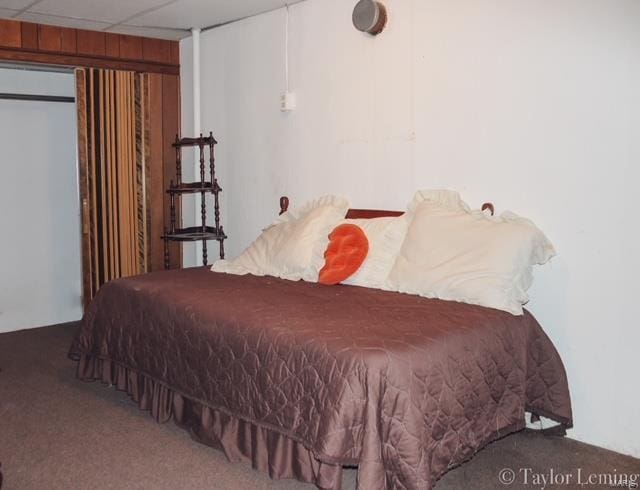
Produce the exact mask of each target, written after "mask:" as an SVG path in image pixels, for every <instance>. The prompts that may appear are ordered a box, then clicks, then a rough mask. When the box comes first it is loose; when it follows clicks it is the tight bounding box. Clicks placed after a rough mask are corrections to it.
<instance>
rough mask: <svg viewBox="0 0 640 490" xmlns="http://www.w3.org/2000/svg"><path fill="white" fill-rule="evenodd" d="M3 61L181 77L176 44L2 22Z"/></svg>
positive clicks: (174, 42)
mask: <svg viewBox="0 0 640 490" xmlns="http://www.w3.org/2000/svg"><path fill="white" fill-rule="evenodd" d="M0 60H7V61H25V62H33V63H47V64H53V65H67V66H86V67H94V68H110V69H118V70H131V71H138V72H146V73H164V74H171V75H179V74H180V54H179V45H178V42H177V41H167V40H164V39H152V38H147V37H138V36H128V35H125V34H114V33H110V32H102V31H85V30H82V29H72V28H69V27H57V26H48V25H44V24H32V23H30V22H21V21H17V20H9V19H0Z"/></svg>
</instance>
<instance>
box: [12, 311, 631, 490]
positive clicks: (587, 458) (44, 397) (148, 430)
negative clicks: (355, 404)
mask: <svg viewBox="0 0 640 490" xmlns="http://www.w3.org/2000/svg"><path fill="white" fill-rule="evenodd" d="M75 328H76V325H75V324H65V325H57V326H52V327H44V328H38V329H32V330H22V331H18V332H11V333H4V334H0V463H1V464H2V467H1V469H2V472H3V474H4V485H3V486H2V490H23V489H25V490H30V489H38V490H40V489H47V490H57V489H85V488H94V489H153V490H164V489H172V490H173V489H215V490H239V489H246V488H251V489H254V490H259V489H313V488H315V487H313V486H312V485H308V484H302V483H299V482H295V481H291V480H286V481H273V480H270V479H269V478H268V477H267V476H265V475H263V474H260V473H258V472H256V471H254V470H252V468H251V467H250V466H249V465H246V464H242V463H229V462H228V461H227V460H226V458H225V456H224V454H222V453H221V452H220V451H216V450H214V449H212V448H209V447H207V446H204V445H202V444H198V443H196V442H194V441H193V440H192V439H191V438H190V436H189V434H188V433H187V432H186V431H184V430H182V429H180V428H178V427H177V426H175V425H174V424H173V423H167V424H158V423H156V422H155V421H154V420H153V419H152V418H151V417H150V416H149V414H148V413H146V412H143V411H140V410H138V408H137V406H136V405H135V404H134V403H133V402H132V401H131V400H130V399H129V397H128V396H127V395H126V394H124V393H122V392H119V391H116V390H114V389H113V388H108V387H106V386H105V385H103V384H101V383H99V382H95V383H85V382H82V381H79V380H77V379H76V378H75V363H73V362H72V361H70V360H69V359H67V356H66V354H67V349H68V347H69V345H70V343H71V338H72V336H73V334H74V331H75ZM634 422H637V421H634ZM505 468H506V469H507V470H505ZM509 469H511V470H512V471H513V472H514V473H513V474H511V473H509V471H508V470H509ZM551 469H553V471H554V473H555V475H556V483H560V484H555V485H554V484H552V485H549V484H547V485H542V484H538V485H534V484H533V482H534V479H535V478H536V477H537V478H538V479H539V478H541V477H542V476H545V477H547V478H548V477H549V472H550V470H551ZM501 470H502V471H503V473H502V476H503V477H504V478H507V479H509V478H510V476H511V475H512V476H514V477H515V481H514V482H513V483H511V484H509V485H504V484H501V482H500V475H501V473H500V472H501ZM505 472H506V473H505ZM579 472H580V473H579ZM637 473H640V459H636V458H632V457H629V456H624V455H621V454H617V453H614V452H611V451H607V450H604V449H600V448H597V447H594V446H589V445H587V444H582V443H580V442H576V441H573V440H570V439H566V438H558V437H545V436H542V435H540V434H537V433H535V432H534V431H527V430H525V431H522V432H520V433H517V434H514V435H511V436H508V437H506V438H504V439H502V440H500V441H497V442H495V443H493V444H491V445H489V446H488V447H487V448H485V449H483V450H482V451H480V452H479V453H478V454H477V455H476V456H475V457H474V458H473V459H472V460H471V461H469V462H467V463H465V464H463V465H461V466H460V467H458V468H456V469H454V470H452V471H450V472H449V473H447V474H446V475H445V476H444V477H443V478H442V479H441V480H440V481H439V482H438V483H437V485H436V490H446V489H495V488H510V489H511V488H528V489H534V488H543V487H545V488H547V489H550V488H562V489H567V488H581V489H583V490H584V489H596V488H613V486H612V485H609V484H608V483H605V484H593V485H588V486H583V485H581V484H580V483H584V482H585V481H586V478H587V477H588V476H589V475H591V474H596V475H599V474H612V475H614V476H615V475H617V476H618V477H620V476H621V475H629V474H637ZM557 475H567V476H566V477H565V478H564V481H562V482H561V481H560V480H558V479H557V478H558V476H557ZM567 478H568V479H567ZM579 478H580V480H578V479H579ZM355 484H356V472H355V470H346V471H345V472H344V482H343V488H344V489H347V490H350V489H354V488H355ZM620 487H621V486H618V488H620ZM622 487H623V488H625V487H626V488H628V487H629V486H628V485H625V486H622ZM632 488H633V487H632Z"/></svg>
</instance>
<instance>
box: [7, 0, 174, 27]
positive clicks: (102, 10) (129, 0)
mask: <svg viewBox="0 0 640 490" xmlns="http://www.w3.org/2000/svg"><path fill="white" fill-rule="evenodd" d="M0 1H1V0H0ZM172 1H173V0H108V1H107V0H42V1H40V2H38V3H36V4H35V5H34V6H33V8H30V9H29V10H30V11H31V12H36V13H39V14H51V15H59V16H65V17H79V18H82V19H95V20H98V21H101V22H108V23H115V22H122V21H123V20H126V19H128V18H129V17H131V16H133V15H136V14H139V13H141V12H145V11H147V10H149V9H152V8H155V7H159V6H161V5H166V4H167V3H170V2H172Z"/></svg>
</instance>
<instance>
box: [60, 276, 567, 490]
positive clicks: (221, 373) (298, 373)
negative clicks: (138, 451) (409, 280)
mask: <svg viewBox="0 0 640 490" xmlns="http://www.w3.org/2000/svg"><path fill="white" fill-rule="evenodd" d="M72 350H75V351H76V352H80V353H85V354H89V355H93V356H95V357H99V358H102V359H108V360H110V361H113V362H115V363H118V364H120V365H123V366H125V367H127V368H130V369H132V370H135V371H138V372H140V373H143V374H145V375H147V376H149V377H151V378H153V379H155V380H159V381H160V382H162V383H164V384H166V385H167V386H168V387H170V388H172V389H175V390H176V391H177V392H180V393H182V394H183V395H185V396H187V397H189V398H191V399H193V400H197V401H199V402H201V403H203V404H205V405H207V406H210V407H212V408H215V409H219V410H222V411H224V412H226V413H229V414H232V415H234V416H235V417H238V418H240V419H243V420H246V421H250V422H252V423H254V424H256V425H258V426H261V427H263V428H267V429H270V430H273V431H277V432H279V433H280V434H284V435H286V436H288V437H290V438H292V439H293V440H295V441H297V442H300V443H302V444H303V445H304V446H305V447H306V448H307V449H309V450H310V451H311V453H312V454H313V456H314V457H315V458H317V459H318V460H320V461H323V462H326V463H338V464H344V465H358V467H359V473H358V486H359V488H361V489H367V490H369V489H382V488H388V489H391V488H406V489H428V488H431V486H432V485H433V484H434V483H435V481H436V480H437V478H438V477H440V476H441V475H442V474H443V473H444V472H446V471H447V469H449V468H450V467H452V466H455V465H457V464H460V463H461V462H463V461H465V460H466V459H468V458H470V457H471V456H472V455H473V454H474V453H475V452H476V451H477V450H478V449H480V448H481V447H483V446H484V445H486V444H487V443H488V442H490V441H491V440H493V439H495V438H497V437H500V436H502V435H505V434H508V433H509V432H513V431H515V430H518V429H521V428H522V427H523V426H524V411H525V410H529V411H531V412H534V413H537V414H540V415H544V416H547V417H550V418H553V419H555V420H556V421H558V422H560V423H562V424H563V425H565V426H566V427H569V426H571V423H572V416H571V404H570V399H569V392H568V389H567V379H566V374H565V370H564V367H563V365H562V362H561V360H560V358H559V356H558V354H557V352H556V350H555V348H554V347H553V345H552V343H551V342H550V340H549V339H548V338H547V336H546V335H545V333H544V332H543V331H542V329H541V328H540V326H539V325H538V323H537V322H536V320H535V319H534V318H533V317H532V316H531V315H530V314H529V313H527V312H526V313H525V315H524V316H521V317H516V316H513V315H511V314H509V313H505V312H502V311H498V310H493V309H488V308H483V307H479V306H472V305H466V304H462V303H454V302H448V301H441V300H431V299H425V298H421V297H417V296H411V295H405V294H398V293H391V292H385V291H379V290H373V289H366V288H359V287H352V286H334V287H327V286H322V285H319V284H311V283H304V282H292V281H285V280H280V279H276V278H272V277H254V276H233V275H226V274H218V273H213V272H210V271H209V270H208V269H205V268H195V269H185V270H178V271H167V272H157V273H152V274H148V275H144V276H139V277H134V278H128V279H121V280H116V281H113V282H110V283H108V284H106V285H105V286H103V287H102V288H101V289H100V291H99V293H98V296H97V297H96V299H95V300H94V302H93V303H92V304H91V306H90V307H89V309H88V310H87V312H86V315H85V319H84V321H83V325H82V328H81V330H80V332H79V334H78V337H77V338H76V341H75V343H74V347H73V349H72Z"/></svg>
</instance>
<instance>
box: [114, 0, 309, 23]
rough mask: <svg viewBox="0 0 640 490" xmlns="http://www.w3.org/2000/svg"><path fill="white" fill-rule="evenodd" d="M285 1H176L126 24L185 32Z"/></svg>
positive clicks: (262, 9)
mask: <svg viewBox="0 0 640 490" xmlns="http://www.w3.org/2000/svg"><path fill="white" fill-rule="evenodd" d="M287 3H289V4H291V3H296V2H295V1H287V0H243V1H238V0H215V1H212V0H177V1H176V2H175V3H171V4H169V5H166V6H164V7H160V8H158V9H156V10H153V11H151V12H147V13H143V14H141V15H139V16H136V17H133V18H132V19H130V20H129V21H127V24H135V25H152V26H158V27H160V26H162V27H173V28H182V29H189V28H191V27H209V26H212V25H216V24H222V23H224V22H229V21H232V20H236V19H240V18H242V17H246V16H248V15H255V14H258V13H261V12H266V11H268V10H273V9H275V8H279V7H284V6H285V4H287Z"/></svg>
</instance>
